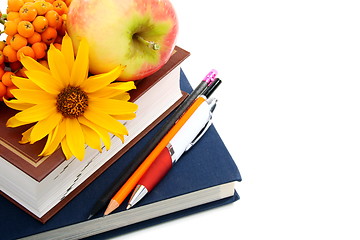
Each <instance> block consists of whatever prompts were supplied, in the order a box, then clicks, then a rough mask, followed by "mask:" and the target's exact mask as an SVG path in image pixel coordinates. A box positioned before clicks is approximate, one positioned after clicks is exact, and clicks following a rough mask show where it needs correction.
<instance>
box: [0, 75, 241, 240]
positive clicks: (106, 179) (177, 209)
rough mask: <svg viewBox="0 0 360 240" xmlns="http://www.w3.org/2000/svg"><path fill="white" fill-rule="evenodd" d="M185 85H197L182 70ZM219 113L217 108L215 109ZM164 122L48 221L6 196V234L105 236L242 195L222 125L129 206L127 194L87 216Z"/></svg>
mask: <svg viewBox="0 0 360 240" xmlns="http://www.w3.org/2000/svg"><path fill="white" fill-rule="evenodd" d="M181 88H182V89H183V90H184V91H186V92H191V86H190V84H189V82H188V81H187V79H186V77H185V75H184V73H183V72H181ZM215 114H216V113H215ZM160 125H161V123H160V124H159V125H158V126H157V127H155V128H154V129H153V130H152V131H150V132H149V133H148V134H147V135H146V136H145V137H144V138H143V139H141V140H140V141H139V142H138V143H137V144H136V145H135V146H134V147H132V148H131V149H130V150H129V151H128V152H126V153H125V154H124V155H123V156H122V157H121V159H119V161H116V162H115V163H114V164H113V165H112V166H111V167H109V168H108V169H107V170H106V171H105V172H104V173H103V174H102V175H100V176H99V177H98V178H97V179H96V180H94V181H93V182H92V183H91V184H90V185H89V186H88V187H86V188H85V189H84V190H83V191H82V192H81V193H80V194H78V195H77V196H76V197H75V198H74V199H73V200H72V201H70V202H69V203H68V204H67V205H66V206H65V207H64V208H62V209H61V210H60V211H59V212H58V213H57V214H56V215H55V216H54V217H52V218H51V219H50V220H49V221H48V222H46V223H45V224H42V223H41V222H39V221H37V220H35V219H34V218H32V217H31V216H29V215H28V214H26V213H25V212H23V211H22V210H20V209H19V208H18V207H16V206H15V205H13V204H12V203H11V202H9V201H8V200H6V199H5V198H3V197H1V196H0V218H1V219H3V220H4V221H2V223H1V225H0V233H1V239H18V238H25V239H79V238H85V237H90V238H91V239H102V238H105V237H110V236H115V235H120V234H123V233H126V232H129V231H134V230H137V229H140V228H144V227H147V226H151V225H154V224H158V223H161V222H164V221H168V220H171V219H175V218H179V217H182V216H186V215H190V214H193V213H196V212H200V211H204V210H207V209H210V208H214V207H217V206H221V205H224V204H228V203H231V202H234V201H236V200H238V199H239V196H238V194H237V193H236V191H235V188H234V185H235V182H237V181H241V176H240V173H239V171H238V168H237V166H236V165H235V163H234V161H233V159H232V157H231V155H230V154H229V152H228V151H227V149H226V147H225V145H224V143H223V142H222V140H221V138H220V136H219V135H218V133H217V132H216V129H215V128H214V127H213V126H212V127H210V129H209V130H208V131H207V132H206V133H205V135H204V136H203V137H202V138H201V139H200V141H199V142H198V143H197V144H196V145H195V146H194V147H193V148H192V149H190V150H189V151H188V152H186V153H184V155H183V156H182V157H181V159H180V160H179V162H178V163H176V165H175V166H174V167H173V168H172V169H171V171H170V172H169V173H168V174H167V175H166V176H165V178H164V179H163V180H162V181H161V182H160V183H159V184H158V185H157V186H156V187H155V188H154V189H153V190H152V191H151V192H150V193H149V194H148V195H147V196H146V197H145V198H144V199H143V200H142V201H140V202H139V203H138V204H137V205H135V206H134V207H133V208H132V209H130V210H125V208H126V205H127V200H125V201H124V203H123V204H122V205H121V206H120V207H119V208H118V209H117V210H116V211H115V212H114V213H112V214H110V215H109V216H107V217H102V213H99V214H98V215H96V216H95V217H94V218H93V219H91V220H87V217H88V215H89V213H90V211H91V209H92V207H93V206H94V204H95V202H96V201H97V200H98V199H99V198H100V197H101V196H102V195H103V194H104V191H105V190H106V189H107V188H108V187H109V185H111V183H112V180H113V179H114V178H116V176H117V174H118V173H119V172H121V169H123V168H124V167H126V166H127V165H128V163H129V162H130V161H131V160H132V159H133V158H134V157H135V155H136V154H137V152H138V151H140V150H141V149H142V148H143V147H144V145H145V144H146V143H147V142H148V141H149V139H150V138H151V137H152V136H153V135H154V134H156V132H157V131H158V130H159V128H160V127H161V126H160Z"/></svg>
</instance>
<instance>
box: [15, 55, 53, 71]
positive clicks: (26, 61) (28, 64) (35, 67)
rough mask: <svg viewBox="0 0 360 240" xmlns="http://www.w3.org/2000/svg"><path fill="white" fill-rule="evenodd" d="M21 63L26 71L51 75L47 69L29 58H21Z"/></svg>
mask: <svg viewBox="0 0 360 240" xmlns="http://www.w3.org/2000/svg"><path fill="white" fill-rule="evenodd" d="M21 63H22V65H23V66H24V67H25V68H26V70H28V71H43V72H46V73H48V74H51V72H50V70H49V69H48V68H47V67H45V66H44V65H42V64H41V63H39V62H37V61H36V60H34V59H33V58H31V57H28V56H23V57H22V58H21Z"/></svg>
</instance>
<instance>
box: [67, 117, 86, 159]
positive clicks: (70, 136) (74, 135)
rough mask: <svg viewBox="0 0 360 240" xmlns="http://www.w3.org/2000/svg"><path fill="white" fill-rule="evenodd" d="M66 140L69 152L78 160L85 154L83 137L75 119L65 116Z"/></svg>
mask: <svg viewBox="0 0 360 240" xmlns="http://www.w3.org/2000/svg"><path fill="white" fill-rule="evenodd" d="M65 126H66V142H67V145H68V146H69V149H70V151H71V153H72V154H73V155H74V156H75V157H76V158H77V159H79V160H83V159H84V156H85V138H84V133H83V132H82V129H81V125H80V123H79V121H78V120H77V119H71V118H66V119H65Z"/></svg>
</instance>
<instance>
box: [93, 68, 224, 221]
mask: <svg viewBox="0 0 360 240" xmlns="http://www.w3.org/2000/svg"><path fill="white" fill-rule="evenodd" d="M216 75H217V71H216V70H214V69H213V70H211V71H210V72H209V73H208V74H207V75H206V76H205V78H204V79H203V80H202V81H201V82H200V84H199V85H198V86H197V87H196V88H195V89H194V90H193V91H192V92H191V94H190V95H189V96H187V97H186V99H185V100H184V101H183V102H182V103H181V104H180V105H179V106H178V108H177V109H176V110H175V111H174V113H173V114H172V115H171V116H170V117H169V119H168V120H167V121H166V122H165V123H164V125H163V127H162V128H161V129H160V130H159V132H158V133H156V135H155V136H154V137H152V138H151V140H150V141H149V142H148V143H147V144H146V145H145V148H144V149H142V150H141V151H139V153H138V154H137V156H136V157H135V158H134V160H133V161H132V162H131V163H130V164H129V166H127V167H126V168H124V169H123V170H122V171H121V172H120V174H119V175H118V177H117V178H116V179H115V180H114V181H113V183H112V184H111V186H110V187H109V188H107V189H106V191H105V192H104V194H103V196H102V197H101V198H100V199H99V200H98V201H97V202H96V204H95V205H94V207H93V208H92V210H91V212H90V214H89V216H88V219H90V218H92V217H93V216H94V215H95V214H96V213H98V212H99V211H100V210H102V209H103V208H105V207H106V206H107V204H108V203H109V201H110V199H111V198H112V197H113V196H114V195H115V193H116V192H117V191H118V190H119V188H120V187H121V186H122V185H124V183H125V182H126V181H127V179H129V177H130V176H131V174H133V173H134V172H135V170H136V169H137V168H138V167H139V166H140V164H141V163H142V162H143V161H144V160H145V159H146V157H147V156H148V155H149V154H150V153H151V151H152V150H153V149H154V148H155V147H156V145H157V144H158V143H159V142H160V141H161V139H162V138H163V137H164V136H165V134H166V133H168V132H169V130H170V129H171V128H172V127H173V126H174V124H175V123H176V121H177V120H178V119H179V118H180V117H181V115H182V114H183V113H184V112H185V111H186V109H188V108H189V107H190V105H191V103H193V102H194V100H195V99H196V98H197V97H198V96H199V95H201V94H202V93H203V92H204V91H205V89H206V88H208V87H209V86H210V85H211V84H212V83H213V82H214V80H215V77H216Z"/></svg>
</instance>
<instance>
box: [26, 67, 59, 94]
mask: <svg viewBox="0 0 360 240" xmlns="http://www.w3.org/2000/svg"><path fill="white" fill-rule="evenodd" d="M26 75H27V76H28V77H29V78H30V80H31V81H33V82H34V83H35V84H36V85H38V86H39V87H40V88H41V89H43V90H44V91H46V92H48V93H51V94H59V93H60V91H61V90H62V88H63V86H62V84H60V83H59V82H58V80H56V79H55V78H54V77H53V76H52V75H50V74H48V73H45V72H41V71H27V72H26Z"/></svg>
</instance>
